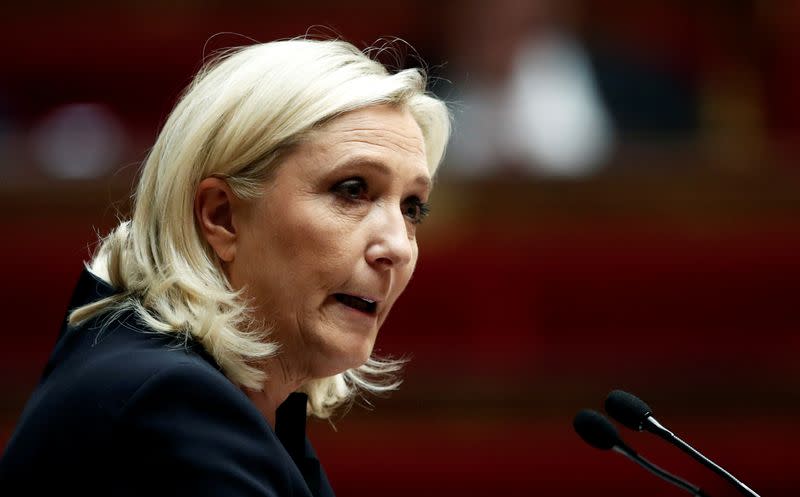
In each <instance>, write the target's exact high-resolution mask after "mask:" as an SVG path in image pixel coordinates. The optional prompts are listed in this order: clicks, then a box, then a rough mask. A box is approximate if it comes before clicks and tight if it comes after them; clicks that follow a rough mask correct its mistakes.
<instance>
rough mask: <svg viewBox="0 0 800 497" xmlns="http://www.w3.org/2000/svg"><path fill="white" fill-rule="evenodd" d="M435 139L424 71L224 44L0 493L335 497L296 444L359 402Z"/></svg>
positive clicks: (437, 127) (22, 433)
mask: <svg viewBox="0 0 800 497" xmlns="http://www.w3.org/2000/svg"><path fill="white" fill-rule="evenodd" d="M448 134H449V116H448V112H447V109H446V106H445V105H444V104H443V103H442V102H441V101H439V100H437V99H435V98H433V97H431V96H428V95H427V94H426V93H425V80H424V76H423V75H422V74H421V73H420V72H419V71H417V70H406V71H401V72H398V73H396V74H390V73H389V72H388V71H387V70H386V69H385V68H384V67H383V66H382V65H381V64H379V63H377V62H375V61H373V60H371V59H370V58H369V57H367V56H365V55H364V54H362V53H361V52H359V51H358V50H357V49H356V48H355V47H353V46H352V45H350V44H348V43H345V42H342V41H313V40H290V41H280V42H273V43H266V44H261V45H255V46H251V47H247V48H243V49H238V50H234V51H231V52H229V53H227V54H226V55H224V56H222V57H221V58H220V59H219V60H217V61H216V62H214V63H213V64H210V65H209V66H207V67H206V68H205V69H204V70H203V71H201V72H200V74H198V76H197V77H196V78H195V80H194V82H193V83H192V85H191V86H190V87H189V89H188V90H187V91H186V93H185V94H184V95H183V97H182V98H181V100H180V101H179V103H178V104H177V106H176V107H175V109H174V110H173V112H172V114H171V115H170V117H169V119H168V120H167V122H166V124H165V126H164V129H163V130H162V132H161V134H160V135H159V137H158V140H157V141H156V144H155V146H154V147H153V149H152V151H151V152H150V154H149V157H148V159H147V161H146V163H145V165H144V168H143V170H142V173H141V177H140V180H139V183H138V187H137V191H136V196H135V206H134V210H133V216H132V219H131V220H130V221H127V222H123V223H122V224H120V225H119V226H118V227H117V228H116V229H115V230H114V231H113V232H112V233H111V234H110V235H108V236H107V237H106V238H105V239H103V240H102V243H101V245H100V247H99V249H98V251H97V253H96V255H95V256H94V258H93V259H92V260H91V261H90V263H89V264H88V265H87V269H86V270H85V271H84V272H83V274H82V275H81V278H80V281H79V283H78V286H77V288H76V290H75V293H74V295H73V298H72V301H71V303H70V306H69V308H70V312H69V314H68V320H67V322H65V324H64V328H63V329H62V332H61V336H60V337H59V340H58V343H57V345H56V347H55V350H54V352H53V354H52V357H51V359H50V361H49V362H48V364H47V366H46V368H45V371H44V374H43V377H42V380H41V383H40V385H39V386H38V388H37V390H36V391H35V392H34V394H33V395H32V397H31V399H30V400H29V402H28V404H27V406H26V408H25V410H24V412H23V414H22V418H21V420H20V422H19V425H18V426H17V428H16V431H15V432H14V434H13V436H12V438H11V441H10V443H9V445H8V447H7V449H6V452H5V454H4V457H3V460H2V463H0V493H1V494H2V495H14V494H20V493H22V492H24V493H25V494H27V495H45V491H51V492H52V491H59V492H61V493H63V492H68V491H70V490H74V491H76V492H77V493H76V495H162V494H163V495H193V496H197V495H224V496H238V495H263V496H282V495H303V496H305V495H316V496H319V495H332V494H333V492H332V490H331V488H330V485H329V484H328V481H327V479H326V477H325V474H324V472H323V471H322V469H321V467H320V466H319V463H318V461H317V460H316V456H315V455H314V452H313V449H312V448H311V446H310V444H309V443H308V440H307V439H306V438H305V418H306V415H307V414H311V415H314V416H317V417H321V418H324V417H327V416H330V414H331V413H332V412H333V411H334V410H335V409H336V408H337V407H339V406H341V405H343V404H345V403H347V402H348V401H349V400H350V399H352V397H353V396H354V394H355V393H356V390H358V389H363V390H366V391H372V392H375V391H382V390H390V389H393V388H395V387H396V386H397V381H396V380H394V379H393V378H394V376H393V373H396V372H397V370H398V367H399V365H398V363H396V362H393V361H388V360H381V359H377V358H371V352H372V347H373V344H374V342H375V338H376V335H377V333H378V329H379V328H380V326H381V324H382V323H383V321H384V319H386V316H387V314H388V313H389V310H390V309H391V307H392V305H393V304H394V302H395V300H396V299H397V297H398V296H399V295H400V294H401V293H402V291H403V289H404V288H405V286H406V284H407V283H408V280H409V278H410V277H411V273H412V272H413V269H414V265H415V263H416V260H417V242H416V239H415V230H416V227H417V225H418V224H419V223H420V222H421V221H422V219H423V218H424V217H425V214H426V213H427V207H426V202H427V199H428V196H429V194H430V189H431V185H432V176H433V174H434V172H435V170H436V167H437V166H438V164H439V162H440V161H441V159H442V156H443V154H444V147H445V144H446V141H447V138H448Z"/></svg>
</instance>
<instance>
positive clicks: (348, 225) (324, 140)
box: [228, 106, 431, 378]
mask: <svg viewBox="0 0 800 497" xmlns="http://www.w3.org/2000/svg"><path fill="white" fill-rule="evenodd" d="M430 189H431V177H430V173H429V171H428V167H427V162H426V156H425V143H424V141H423V138H422V133H421V131H420V128H419V126H418V125H417V123H416V121H415V120H414V119H413V117H412V116H411V114H410V113H409V112H408V111H407V110H404V109H400V108H395V107H390V106H374V107H369V108H365V109H361V110H357V111H353V112H350V113H347V114H344V115H342V116H341V117H338V118H336V119H334V120H332V121H331V122H330V123H328V124H326V125H325V126H324V127H322V128H321V129H320V130H318V131H316V132H315V133H314V134H313V135H312V136H311V138H310V139H309V140H308V141H306V142H304V143H302V144H300V145H299V146H298V147H297V148H296V149H295V150H294V151H293V152H292V153H291V154H289V156H288V157H287V158H286V159H285V160H284V161H283V162H282V164H281V165H280V166H279V167H278V169H277V171H276V174H275V176H274V177H273V178H271V179H270V180H268V181H267V182H266V183H265V186H264V194H263V196H262V197H260V198H258V199H257V200H256V201H254V203H253V204H252V205H251V206H250V207H249V208H248V209H247V210H246V211H245V214H244V216H240V217H239V218H238V221H237V220H236V218H234V227H235V229H236V233H237V243H236V251H235V257H234V260H233V261H232V262H231V263H230V265H229V267H228V270H229V277H230V278H231V283H232V284H233V286H234V287H235V288H241V287H244V288H245V295H246V296H247V297H248V298H251V299H253V301H252V304H253V305H254V306H255V309H256V313H257V315H258V317H260V318H263V319H265V320H266V322H267V324H270V325H273V326H274V329H275V332H274V333H275V334H274V335H273V336H272V339H273V340H277V341H278V343H280V344H281V347H282V349H281V352H280V354H281V356H280V357H281V362H282V363H283V364H284V367H286V366H287V365H288V366H289V367H291V368H296V367H299V368H301V371H302V372H303V374H306V375H310V376H311V377H314V378H318V377H324V376H330V375H332V374H336V373H339V372H342V371H344V370H346V369H348V368H353V367H357V366H360V365H361V364H363V363H364V362H365V361H366V360H367V358H368V357H369V355H370V354H371V352H372V347H373V345H374V343H375V338H376V336H377V333H378V329H379V328H380V326H381V324H383V321H384V320H385V319H386V316H387V314H388V313H389V310H390V309H391V308H392V305H394V303H395V301H396V300H397V297H399V296H400V294H401V293H402V292H403V290H404V289H405V287H406V284H407V283H408V281H409V279H410V278H411V273H412V272H413V271H414V266H415V264H416V262H417V240H416V229H417V225H418V223H419V222H420V221H421V220H422V218H423V217H424V215H425V213H426V212H427V207H426V205H425V202H427V200H428V195H429V193H430Z"/></svg>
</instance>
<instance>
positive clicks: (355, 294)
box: [333, 292, 382, 304]
mask: <svg viewBox="0 0 800 497" xmlns="http://www.w3.org/2000/svg"><path fill="white" fill-rule="evenodd" d="M333 294H334V295H336V294H341V295H349V296H351V297H356V298H359V299H363V300H366V301H368V302H370V303H373V304H380V303H381V302H382V299H380V298H377V297H371V296H367V295H365V294H363V293H358V292H334V293H333Z"/></svg>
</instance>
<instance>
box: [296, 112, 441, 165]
mask: <svg viewBox="0 0 800 497" xmlns="http://www.w3.org/2000/svg"><path fill="white" fill-rule="evenodd" d="M309 142H310V143H309V145H311V148H313V149H314V152H316V153H318V154H319V153H323V154H326V155H327V156H328V158H329V159H331V160H333V161H338V160H340V159H343V158H345V157H348V156H352V155H354V154H356V155H365V156H367V157H371V156H380V157H382V158H384V159H386V160H394V161H400V162H402V163H403V165H405V166H406V167H413V168H414V169H422V170H424V171H425V172H426V173H427V171H428V167H427V159H426V155H425V140H424V138H423V136H422V131H421V130H420V127H419V125H418V124H417V122H416V120H415V119H414V117H413V116H412V115H411V113H410V112H409V111H408V110H406V109H404V108H399V107H394V106H389V105H380V106H373V107H367V108H364V109H358V110H355V111H352V112H348V113H346V114H343V115H341V116H339V117H337V118H335V119H333V120H331V121H330V122H328V123H326V124H325V125H324V126H322V127H321V128H319V129H318V130H316V131H315V132H314V133H313V134H312V135H311V137H310V140H309ZM417 172H419V171H417Z"/></svg>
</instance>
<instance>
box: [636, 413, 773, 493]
mask: <svg viewBox="0 0 800 497" xmlns="http://www.w3.org/2000/svg"><path fill="white" fill-rule="evenodd" d="M644 425H645V426H644V428H645V429H647V431H649V432H651V433H654V434H656V435H658V436H659V437H661V438H663V439H664V440H666V441H667V442H669V443H671V444H673V445H675V446H676V447H678V448H679V449H681V450H682V451H684V452H686V453H687V454H689V455H690V456H692V457H693V458H694V459H695V460H697V461H698V462H699V463H700V464H702V465H704V466H706V467H707V468H709V469H711V470H712V471H714V472H715V473H717V474H718V475H720V476H721V477H723V478H724V479H725V480H727V481H728V482H729V483H731V484H732V485H733V486H734V487H736V489H737V490H739V492H741V493H742V494H744V495H747V496H748V497H761V496H760V495H758V494H757V493H756V492H754V491H753V489H751V488H750V487H748V486H747V485H745V484H744V483H742V482H741V481H739V480H737V479H736V477H735V476H733V475H732V474H730V473H729V472H727V471H726V470H725V469H724V468H722V467H720V466H719V465H718V464H716V463H715V462H714V461H712V460H711V459H709V458H707V457H706V456H704V455H703V454H701V453H700V452H699V451H697V450H696V449H695V448H694V447H692V446H691V445H689V444H688V443H686V442H684V441H683V440H681V439H680V438H679V437H678V436H677V435H675V434H674V433H672V432H671V431H669V430H668V429H666V428H665V427H664V426H663V425H662V424H661V423H659V422H658V421H656V419H655V418H654V417H652V416H648V417H647V419H646V420H645V423H644Z"/></svg>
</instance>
